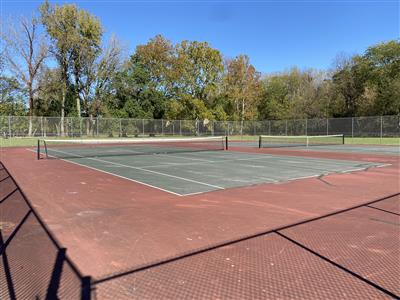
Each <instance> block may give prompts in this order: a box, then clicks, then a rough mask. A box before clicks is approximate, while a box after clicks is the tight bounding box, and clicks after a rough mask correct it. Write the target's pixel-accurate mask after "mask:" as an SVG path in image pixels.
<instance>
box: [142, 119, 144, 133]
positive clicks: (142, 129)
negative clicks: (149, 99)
mask: <svg viewBox="0 0 400 300" xmlns="http://www.w3.org/2000/svg"><path fill="white" fill-rule="evenodd" d="M142 135H144V119H142Z"/></svg>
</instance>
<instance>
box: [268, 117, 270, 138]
mask: <svg viewBox="0 0 400 300" xmlns="http://www.w3.org/2000/svg"><path fill="white" fill-rule="evenodd" d="M268 135H271V120H270V121H268Z"/></svg>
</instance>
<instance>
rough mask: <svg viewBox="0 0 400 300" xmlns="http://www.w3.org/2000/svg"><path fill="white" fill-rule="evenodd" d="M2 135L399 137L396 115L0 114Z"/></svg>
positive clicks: (398, 119) (399, 123)
mask: <svg viewBox="0 0 400 300" xmlns="http://www.w3.org/2000/svg"><path fill="white" fill-rule="evenodd" d="M0 133H1V134H2V136H4V137H27V136H42V137H47V136H68V137H90V136H93V137H132V136H147V135H177V136H210V135H264V134H265V135H325V134H344V135H345V136H346V137H399V136H400V116H377V117H355V118H328V119H298V120H265V121H244V122H240V121H208V120H204V121H203V120H162V119H152V120H146V119H117V118H70V117H66V118H64V119H62V118H60V117H32V118H31V122H30V118H29V117H26V116H22V117H20V116H0Z"/></svg>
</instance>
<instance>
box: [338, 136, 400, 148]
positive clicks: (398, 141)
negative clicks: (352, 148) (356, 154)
mask: <svg viewBox="0 0 400 300" xmlns="http://www.w3.org/2000/svg"><path fill="white" fill-rule="evenodd" d="M344 143H345V144H353V145H397V146H399V145H400V138H398V137H397V138H396V137H383V138H379V137H353V138H351V137H345V139H344Z"/></svg>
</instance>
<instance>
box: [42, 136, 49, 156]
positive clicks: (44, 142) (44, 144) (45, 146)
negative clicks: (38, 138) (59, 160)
mask: <svg viewBox="0 0 400 300" xmlns="http://www.w3.org/2000/svg"><path fill="white" fill-rule="evenodd" d="M43 146H44V152H45V153H46V158H49V154H48V152H47V143H46V141H45V140H43Z"/></svg>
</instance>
